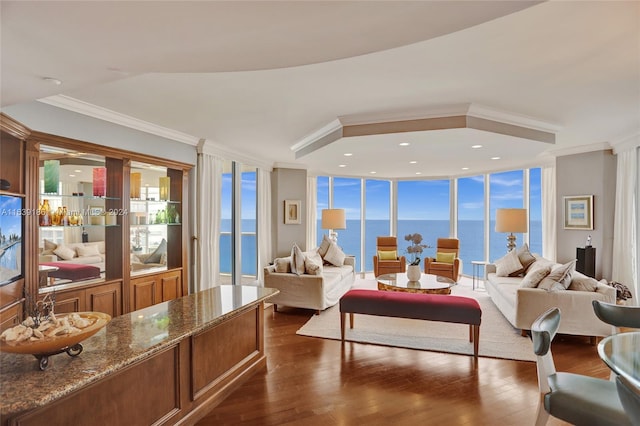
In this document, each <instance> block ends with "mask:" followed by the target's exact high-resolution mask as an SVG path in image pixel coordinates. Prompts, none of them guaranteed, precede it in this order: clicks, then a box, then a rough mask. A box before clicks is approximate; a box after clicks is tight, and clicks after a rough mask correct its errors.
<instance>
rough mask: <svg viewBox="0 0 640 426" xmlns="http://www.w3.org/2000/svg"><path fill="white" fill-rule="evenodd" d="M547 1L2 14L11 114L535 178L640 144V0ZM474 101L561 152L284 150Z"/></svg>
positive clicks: (241, 146) (235, 145)
mask: <svg viewBox="0 0 640 426" xmlns="http://www.w3.org/2000/svg"><path fill="white" fill-rule="evenodd" d="M536 3H537V2H521V1H513V2H509V1H496V2H484V1H469V2H464V1H459V2H458V1H451V2H426V1H425V2H400V1H388V2H384V1H382V2H375V1H371V2H369V1H362V2H270V1H258V2H207V1H204V2H12V1H4V0H3V1H2V3H0V8H1V9H0V11H1V12H2V14H1V19H2V21H1V24H2V25H1V36H2V39H1V47H2V53H1V60H2V61H1V72H2V75H1V77H2V79H1V95H2V106H3V107H7V106H11V105H15V104H18V103H22V102H29V101H32V100H34V99H38V98H43V97H47V96H51V95H56V94H64V95H65V96H68V97H71V98H74V99H77V100H79V101H81V102H85V103H89V104H91V105H95V106H98V107H101V108H106V109H108V110H112V111H116V112H118V113H121V114H125V115H127V116H130V117H133V118H135V119H138V120H143V121H145V122H149V123H152V124H155V125H157V126H162V127H165V128H169V129H173V130H176V131H179V132H183V133H185V134H187V135H191V136H193V139H194V140H198V139H200V138H205V139H208V140H210V141H213V143H214V145H215V146H218V147H221V148H222V149H224V150H225V151H227V152H237V153H239V154H242V156H243V158H247V157H249V158H252V159H255V161H256V162H257V163H260V164H265V163H266V164H275V165H279V166H288V167H306V168H308V169H309V170H310V171H311V172H317V173H330V174H339V175H356V176H371V175H370V174H369V173H370V172H371V171H376V172H377V173H376V175H375V176H378V177H401V178H409V177H415V176H416V173H417V172H419V173H422V176H423V177H428V176H451V175H463V174H474V173H481V172H483V171H487V170H504V169H508V168H515V167H524V166H526V165H530V164H536V163H538V164H539V163H540V162H542V161H544V158H545V157H546V156H549V155H550V154H554V153H556V154H557V153H567V152H575V151H581V150H590V149H595V148H602V147H606V146H609V144H612V143H615V142H616V141H619V140H621V139H622V138H624V137H626V136H630V135H632V134H635V133H637V132H639V131H640V2H637V1H628V2H607V1H602V2H598V1H585V2H581V1H573V2H565V1H550V2H545V3H539V4H536ZM45 76H50V77H55V78H58V79H60V80H62V81H63V84H62V85H60V86H55V85H52V84H50V83H47V82H45V81H43V80H42V77H45ZM468 104H472V105H480V106H483V107H488V108H489V109H490V110H494V111H496V113H497V116H500V117H503V116H511V117H514V116H515V117H526V118H531V119H534V120H537V121H539V122H542V123H546V124H548V125H549V126H555V127H556V128H557V129H559V130H558V131H557V134H556V144H554V145H551V144H547V143H542V142H534V141H528V140H525V139H520V138H513V137H508V136H504V135H497V134H494V133H489V132H482V131H478V130H473V129H458V130H442V131H429V132H412V133H402V134H391V135H375V136H365V137H352V138H342V139H339V140H337V141H336V142H333V143H332V144H329V145H327V146H325V147H323V148H321V149H318V150H316V151H314V152H312V153H310V154H308V155H305V156H303V157H301V158H299V159H296V158H295V153H294V151H293V150H292V149H291V148H292V147H293V146H294V145H296V144H297V143H299V142H300V141H302V140H303V139H304V138H305V137H307V136H308V135H310V134H312V133H313V132H315V131H318V129H320V128H322V127H323V126H326V125H327V124H329V123H331V122H333V121H335V120H336V119H337V118H345V117H347V118H348V117H360V118H361V119H362V118H365V119H366V117H374V116H378V117H379V116H385V115H393V116H396V117H402V116H403V114H406V116H407V117H408V116H412V117H413V116H416V114H418V112H426V113H429V112H430V111H433V110H442V109H443V108H444V109H446V108H448V107H450V106H452V105H468ZM404 141H407V142H410V143H411V145H410V146H408V147H399V146H398V143H399V142H404ZM475 143H480V144H482V145H484V147H483V148H482V149H479V150H473V149H471V148H470V146H471V145H472V144H475ZM345 152H351V153H353V154H354V155H353V156H352V157H349V158H346V157H343V155H342V154H343V153H345ZM167 154H168V153H167ZM493 156H500V157H501V159H500V160H490V158H491V157H493ZM410 160H416V161H418V163H417V164H411V165H410V164H409V161H410ZM339 164H346V165H347V167H344V168H339V167H338V165H339ZM463 167H468V168H469V170H464V171H463V170H462V168H463Z"/></svg>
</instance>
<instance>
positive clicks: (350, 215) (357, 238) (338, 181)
mask: <svg viewBox="0 0 640 426" xmlns="http://www.w3.org/2000/svg"><path fill="white" fill-rule="evenodd" d="M361 191H362V179H353V178H333V204H332V208H334V209H345V211H346V216H347V229H344V230H339V231H338V245H339V246H340V247H341V248H342V251H344V252H345V254H348V255H353V256H355V257H356V271H359V270H360V265H361V261H362V259H361V255H360V243H361V241H362V232H361V229H360V224H361V220H360V211H361V205H362V203H361V202H360V200H361V198H362V193H361Z"/></svg>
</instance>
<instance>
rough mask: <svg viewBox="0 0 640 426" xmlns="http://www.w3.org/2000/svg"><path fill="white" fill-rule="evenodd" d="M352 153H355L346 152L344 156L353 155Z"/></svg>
mask: <svg viewBox="0 0 640 426" xmlns="http://www.w3.org/2000/svg"><path fill="white" fill-rule="evenodd" d="M352 155H353V154H352V153H350V152H345V153H344V156H345V157H351V156H352Z"/></svg>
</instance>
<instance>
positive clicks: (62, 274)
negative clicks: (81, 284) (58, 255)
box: [41, 262, 100, 281]
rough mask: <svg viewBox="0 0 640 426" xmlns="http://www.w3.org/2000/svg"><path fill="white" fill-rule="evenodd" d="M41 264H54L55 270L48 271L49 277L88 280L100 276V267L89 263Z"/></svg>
mask: <svg viewBox="0 0 640 426" xmlns="http://www.w3.org/2000/svg"><path fill="white" fill-rule="evenodd" d="M41 265H47V266H55V267H56V268H58V270H57V271H51V272H49V276H50V277H54V278H61V279H65V280H71V281H79V280H88V279H90V278H100V268H98V267H97V266H91V265H82V264H78V263H64V262H47V263H41Z"/></svg>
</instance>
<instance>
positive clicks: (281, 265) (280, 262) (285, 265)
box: [273, 256, 291, 274]
mask: <svg viewBox="0 0 640 426" xmlns="http://www.w3.org/2000/svg"><path fill="white" fill-rule="evenodd" d="M273 264H274V265H275V267H276V272H279V273H281V274H287V273H289V272H291V256H289V257H278V258H276V259H275V260H274V261H273Z"/></svg>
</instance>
